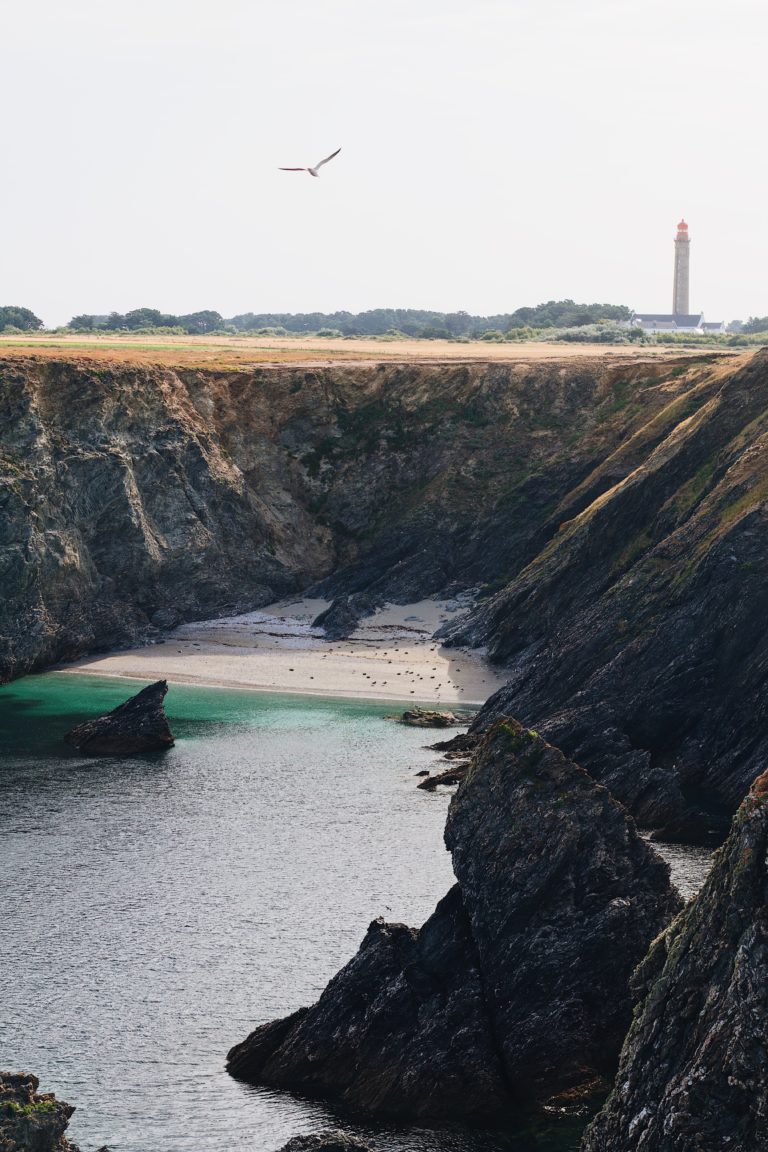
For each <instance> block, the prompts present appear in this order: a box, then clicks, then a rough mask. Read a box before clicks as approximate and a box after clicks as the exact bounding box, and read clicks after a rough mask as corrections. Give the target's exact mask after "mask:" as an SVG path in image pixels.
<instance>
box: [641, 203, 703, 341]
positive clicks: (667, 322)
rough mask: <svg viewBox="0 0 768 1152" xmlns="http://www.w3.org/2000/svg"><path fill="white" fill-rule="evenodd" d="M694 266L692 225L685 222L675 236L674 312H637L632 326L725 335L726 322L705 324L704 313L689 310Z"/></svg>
mask: <svg viewBox="0 0 768 1152" xmlns="http://www.w3.org/2000/svg"><path fill="white" fill-rule="evenodd" d="M690 267H691V240H690V236H689V235H688V225H687V224H686V222H685V220H681V221H680V223H679V224H678V226H677V235H676V236H675V275H674V281H673V292H672V307H673V308H674V312H635V314H634V315H633V317H632V319H631V320H630V321H629V323H630V327H633V328H642V330H643V332H683V333H685V332H687V333H690V334H695V333H698V334H701V333H704V332H725V322H724V321H722V320H709V321H705V319H704V313H703V312H689V311H688V286H689V281H690Z"/></svg>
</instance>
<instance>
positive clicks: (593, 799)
mask: <svg viewBox="0 0 768 1152" xmlns="http://www.w3.org/2000/svg"><path fill="white" fill-rule="evenodd" d="M446 840H447V843H448V844H449V847H450V848H451V850H452V852H453V860H454V871H455V872H456V875H457V878H458V881H459V883H458V884H457V885H456V886H455V887H454V888H453V889H452V890H451V891H450V892H449V894H448V895H447V896H446V897H445V898H444V899H443V900H442V901H441V902H440V904H439V905H438V907H437V909H436V911H435V912H434V914H433V915H432V916H431V917H430V919H429V920H428V921H427V922H426V924H425V925H424V926H423V927H422V928H421V929H413V928H406V927H405V926H403V925H401V924H385V923H383V922H382V921H380V920H377V921H374V922H373V924H372V925H371V926H370V928H369V930H368V934H367V936H366V937H365V940H364V941H363V943H362V945H361V948H360V951H359V952H358V954H357V955H356V956H355V957H354V958H353V959H352V960H351V961H350V963H349V964H348V965H347V966H346V968H344V969H342V971H341V972H340V973H339V974H338V975H337V976H336V977H335V978H334V979H333V980H332V981H331V983H330V984H329V985H328V987H327V988H326V990H325V992H324V993H323V995H322V996H321V997H320V1000H319V1001H318V1003H317V1004H316V1005H314V1006H313V1007H312V1008H310V1009H309V1010H306V1009H303V1010H301V1012H300V1013H297V1014H295V1015H294V1016H293V1017H289V1018H288V1019H287V1020H285V1021H280V1022H278V1023H276V1024H275V1023H273V1024H267V1025H263V1026H262V1027H261V1028H257V1029H256V1031H255V1032H253V1033H252V1034H251V1036H250V1037H248V1039H247V1040H246V1041H245V1042H244V1043H243V1044H240V1045H238V1046H237V1047H236V1048H233V1049H232V1051H231V1052H230V1054H229V1065H228V1067H229V1071H230V1072H231V1073H232V1074H233V1075H236V1076H239V1077H241V1078H243V1079H246V1080H250V1081H252V1082H256V1083H263V1084H269V1085H273V1086H276V1087H286V1088H293V1089H297V1090H300V1091H303V1092H307V1093H310V1094H316V1095H324V1096H329V1097H335V1098H337V1099H341V1100H342V1101H344V1102H345V1103H346V1104H348V1105H352V1106H355V1107H359V1108H363V1109H366V1110H369V1111H376V1112H382V1113H393V1114H399V1115H411V1116H415V1117H417V1118H422V1119H473V1120H477V1119H483V1120H486V1121H487V1120H491V1119H496V1118H500V1117H501V1116H503V1115H504V1114H506V1113H507V1112H508V1111H509V1109H510V1108H511V1107H513V1106H514V1105H515V1102H516V1101H518V1100H525V1101H527V1102H529V1103H530V1101H531V1100H532V1099H533V1100H539V1101H543V1100H545V1099H546V1098H548V1097H550V1096H551V1095H553V1094H555V1093H560V1092H568V1093H570V1094H571V1095H573V1094H574V1093H575V1094H578V1093H580V1092H581V1093H585V1094H586V1093H588V1092H590V1091H592V1090H593V1089H594V1087H595V1083H596V1080H597V1079H598V1078H599V1077H601V1076H604V1075H605V1074H606V1073H608V1074H610V1073H611V1072H612V1070H613V1068H614V1067H615V1057H616V1056H617V1054H618V1050H619V1047H620V1045H621V1040H622V1038H623V1035H624V1034H625V1032H626V1028H627V1026H628V1023H629V1018H630V1014H631V1006H630V1000H629V990H628V978H629V974H630V972H631V971H632V969H633V968H634V966H635V965H636V964H637V963H638V961H639V960H640V959H641V957H642V956H643V955H644V954H645V952H646V950H647V948H648V945H649V943H650V941H651V939H652V938H653V937H654V936H655V935H656V934H657V932H658V931H659V930H660V929H661V928H663V927H664V925H665V924H666V923H668V921H669V919H670V917H671V916H672V914H673V913H674V912H675V911H676V910H677V909H678V907H679V905H680V901H679V898H678V897H677V896H676V895H675V893H674V892H673V891H672V889H671V887H670V884H669V873H668V869H667V866H666V865H665V864H664V863H663V862H662V861H661V860H659V859H658V857H657V856H656V855H655V853H654V852H653V850H652V849H650V848H649V847H648V846H647V845H646V844H645V843H644V842H643V841H642V840H641V839H640V837H639V836H638V834H637V832H636V830H635V828H634V825H633V823H632V821H631V820H630V819H628V818H627V816H626V815H625V813H624V812H623V810H622V809H621V808H620V807H619V805H617V804H616V803H615V802H614V801H613V800H612V799H611V798H610V796H609V795H608V793H607V792H606V790H605V789H604V788H601V787H600V786H599V785H597V784H595V782H594V781H593V780H592V779H591V778H590V777H589V776H588V775H587V773H586V772H583V771H582V770H581V769H580V768H578V767H576V766H575V765H574V764H571V763H569V762H568V761H567V760H565V758H564V757H563V756H562V754H561V753H560V752H558V751H557V750H556V749H554V748H551V747H550V746H548V745H547V744H546V743H545V742H544V741H543V740H541V739H540V738H539V737H537V736H536V735H535V734H533V733H529V732H527V731H526V730H525V729H523V728H522V727H521V726H520V725H519V724H516V723H515V722H514V721H511V720H505V721H503V722H499V723H497V724H496V725H495V726H494V727H493V729H492V730H491V732H490V733H489V734H488V735H487V736H486V737H485V739H484V740H483V742H482V744H481V746H480V748H479V750H478V752H477V754H476V756H475V759H474V761H473V762H472V765H471V768H470V771H469V773H468V775H467V778H466V780H465V781H464V783H463V784H462V785H461V787H460V790H459V792H458V794H457V795H456V796H455V797H454V799H453V802H452V805H451V811H450V816H449V821H448V828H447V831H446Z"/></svg>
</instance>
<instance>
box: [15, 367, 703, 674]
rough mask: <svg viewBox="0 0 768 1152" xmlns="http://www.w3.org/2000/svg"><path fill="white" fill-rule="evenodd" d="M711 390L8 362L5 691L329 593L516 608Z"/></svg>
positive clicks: (670, 381)
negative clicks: (580, 508)
mask: <svg viewBox="0 0 768 1152" xmlns="http://www.w3.org/2000/svg"><path fill="white" fill-rule="evenodd" d="M686 363H687V362H686ZM697 371H698V372H699V373H701V372H706V371H707V368H706V363H705V362H699V363H697V364H696V365H694V366H691V367H690V368H689V369H688V372H689V373H692V376H691V375H687V374H685V373H684V372H683V371H682V369H681V366H680V365H678V366H676V363H675V361H674V360H668V361H659V360H658V359H653V358H645V359H643V358H642V357H638V358H637V360H632V361H630V362H627V361H619V362H614V361H611V360H610V359H607V358H605V357H597V358H595V359H594V360H590V359H584V360H579V361H565V362H564V363H563V364H557V363H550V364H547V363H543V364H542V363H531V362H527V363H526V362H521V363H520V364H505V365H493V364H471V365H398V364H386V365H385V364H382V365H362V366H360V365H358V366H354V365H341V364H339V365H337V366H335V367H333V368H332V369H324V370H309V369H304V368H292V367H287V366H286V367H280V366H275V367H264V368H259V369H256V370H253V371H235V370H233V371H229V372H226V371H206V370H202V369H201V370H195V369H189V368H187V369H177V370H172V369H170V368H167V367H156V368H152V367H147V366H138V365H137V366H131V365H130V364H125V365H114V366H99V365H95V364H94V363H92V362H87V361H78V360H77V359H75V358H71V357H67V358H64V359H61V360H56V359H50V358H49V359H45V360H43V359H38V358H35V357H34V356H31V355H30V356H20V357H18V358H16V359H13V358H3V359H2V360H0V581H1V582H2V591H3V596H2V599H1V600H0V680H3V679H8V678H10V677H12V676H15V675H19V674H21V673H23V672H25V671H28V670H30V669H33V668H41V667H45V666H46V665H50V664H51V663H52V662H54V661H56V660H58V659H61V658H63V657H69V656H73V655H76V654H78V653H80V652H83V651H86V650H88V649H94V648H99V647H106V646H111V645H114V644H117V643H121V642H131V641H132V640H135V639H136V638H137V637H140V636H142V635H144V634H146V632H147V629H148V628H151V626H152V625H153V623H154V624H156V625H158V626H160V627H163V626H167V625H169V624H172V623H173V622H174V621H178V620H181V619H194V618H202V617H205V616H211V615H215V614H220V613H222V612H225V611H232V610H237V609H243V610H245V609H248V608H254V607H258V606H260V605H262V604H264V603H266V602H268V601H269V600H271V599H274V598H276V597H279V596H280V595H282V594H283V593H286V592H289V591H293V590H297V589H300V588H304V587H306V586H307V585H309V584H311V583H312V582H314V581H317V580H321V579H323V578H325V577H328V576H329V575H330V574H331V573H333V574H334V576H333V579H332V580H331V581H330V582H329V584H328V585H327V586H326V587H327V590H329V591H330V594H332V595H334V596H337V595H338V596H342V597H344V596H347V595H349V594H355V593H362V592H364V591H365V592H366V594H367V595H368V596H369V598H370V599H371V600H372V601H374V602H375V600H376V598H378V597H381V596H384V595H386V596H388V597H391V598H394V599H401V600H407V599H409V598H411V597H418V596H421V595H426V594H431V593H434V592H437V591H441V590H443V589H445V588H447V587H449V586H451V585H453V586H456V585H457V584H461V585H464V586H466V585H468V584H480V583H490V584H493V583H494V582H495V586H497V587H499V586H501V584H503V583H505V582H506V581H507V580H508V579H510V578H512V577H513V576H514V575H515V574H516V573H517V572H518V571H519V569H520V567H521V566H522V565H523V564H524V563H525V562H526V561H527V560H530V559H532V558H533V557H534V556H535V555H536V553H537V551H539V549H540V548H541V547H542V545H543V544H545V543H546V541H547V539H548V538H549V536H550V534H551V533H552V532H554V531H555V530H556V525H553V523H552V522H551V515H552V511H553V509H555V508H556V507H557V506H558V504H559V503H560V502H561V501H562V500H563V499H564V498H565V497H566V494H567V493H568V492H569V491H571V490H572V489H573V488H574V486H578V485H579V484H580V483H581V482H583V481H584V480H585V478H586V477H588V476H589V475H590V474H592V473H593V472H594V470H595V468H596V467H597V466H598V465H599V464H601V463H602V462H603V461H604V460H605V458H606V456H607V455H610V454H611V453H612V452H614V450H615V449H616V448H617V447H618V445H619V444H620V443H621V442H622V441H623V440H624V439H625V438H626V437H627V436H628V435H631V434H632V433H633V432H636V431H637V430H638V429H640V428H641V427H643V426H645V425H647V424H648V422H649V421H651V420H653V419H654V417H656V416H657V415H658V414H659V413H661V411H662V410H663V409H665V408H668V405H669V403H670V401H672V400H674V399H675V398H676V397H681V396H683V395H685V396H686V397H688V399H687V400H686V403H687V404H689V405H690V407H691V410H694V409H698V407H700V406H701V405H702V404H704V403H705V401H706V397H707V395H708V393H707V385H706V383H703V384H702V385H701V386H700V387H699V389H698V391H697V390H696V389H692V388H691V386H690V381H691V379H692V378H693V377H695V375H696V372H697ZM665 419H666V418H662V419H661V423H660V424H659V431H658V433H656V432H654V431H653V430H651V431H649V432H648V433H647V437H648V438H650V441H653V440H654V438H658V436H660V435H661V434H662V432H663V429H664V428H665V427H667V425H666V424H665V422H664V421H665ZM670 419H671V418H670ZM353 617H354V613H353Z"/></svg>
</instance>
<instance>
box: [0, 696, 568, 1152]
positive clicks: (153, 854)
mask: <svg viewBox="0 0 768 1152" xmlns="http://www.w3.org/2000/svg"><path fill="white" fill-rule="evenodd" d="M139 686H140V685H139V684H137V683H135V682H126V681H125V680H116V679H100V678H99V679H97V678H95V677H84V676H75V675H71V674H66V673H51V674H48V675H45V676H33V677H28V678H26V679H24V680H21V681H19V682H17V683H15V684H12V685H8V686H5V687H3V688H0V748H2V761H1V762H0V874H2V876H3V879H4V881H5V885H4V889H5V894H4V897H3V917H2V927H1V928H0V953H1V956H0V960H1V962H2V977H3V978H2V985H3V994H2V1000H3V1011H2V1014H1V1017H0V1066H1V1067H7V1068H9V1069H21V1068H24V1069H29V1070H31V1071H34V1072H35V1073H36V1074H37V1075H39V1076H40V1079H41V1082H42V1086H43V1089H44V1090H53V1091H56V1092H57V1094H58V1095H59V1096H61V1097H63V1098H64V1099H67V1100H69V1101H70V1102H71V1103H74V1104H76V1105H77V1112H76V1114H75V1116H74V1118H73V1121H72V1125H71V1135H72V1138H73V1140H75V1141H76V1142H77V1143H80V1144H81V1145H82V1147H83V1149H84V1150H86V1152H88V1150H90V1149H93V1148H95V1147H97V1146H99V1145H100V1144H103V1143H108V1144H109V1146H110V1148H112V1149H114V1150H115V1152H193V1150H194V1152H208V1150H211V1152H212V1150H217V1152H220V1150H221V1152H223V1150H236V1149H241V1148H242V1149H246V1148H248V1149H251V1150H262V1149H263V1150H264V1152H272V1150H274V1149H277V1148H279V1147H280V1146H281V1144H282V1143H284V1142H285V1141H286V1140H287V1139H288V1138H289V1137H290V1136H292V1135H295V1134H297V1133H299V1132H308V1131H313V1130H317V1129H318V1128H320V1127H323V1126H329V1125H330V1126H332V1125H335V1124H339V1123H343V1124H344V1126H345V1127H347V1128H349V1129H350V1130H352V1131H355V1132H357V1133H359V1134H361V1135H363V1136H364V1137H365V1138H366V1139H368V1140H369V1141H370V1143H371V1144H372V1145H373V1147H374V1148H375V1149H376V1150H377V1152H397V1150H399V1152H436V1150H437V1149H445V1150H448V1152H497V1150H499V1152H500V1150H502V1149H504V1150H508V1149H514V1150H516V1152H528V1150H529V1149H536V1152H549V1150H554V1149H558V1150H565V1149H572V1148H574V1147H575V1146H576V1145H577V1144H578V1135H577V1132H578V1124H577V1125H576V1130H574V1128H573V1126H572V1125H571V1127H570V1128H569V1127H567V1126H566V1127H563V1126H562V1125H561V1124H555V1126H554V1128H553V1130H552V1131H551V1132H549V1133H544V1132H540V1133H539V1134H538V1135H537V1136H535V1137H533V1136H530V1137H527V1136H526V1137H523V1136H522V1135H521V1134H519V1133H518V1134H516V1135H510V1134H507V1135H506V1136H502V1135H500V1134H491V1133H465V1132H461V1131H458V1130H456V1131H441V1132H431V1131H427V1130H423V1129H412V1128H407V1127H406V1128H387V1127H382V1126H376V1125H371V1124H370V1123H365V1122H362V1123H361V1122H359V1121H354V1120H353V1119H351V1118H349V1117H339V1116H338V1115H336V1114H334V1113H333V1111H332V1110H330V1109H328V1108H326V1107H324V1106H323V1105H321V1104H318V1103H312V1102H307V1101H303V1100H300V1099H297V1098H295V1097H292V1096H290V1095H288V1094H284V1093H278V1092H272V1091H267V1090H261V1089H256V1088H251V1087H248V1086H245V1085H242V1084H238V1083H237V1082H235V1081H234V1080H232V1079H231V1078H230V1077H228V1076H227V1075H226V1074H225V1073H224V1071H223V1063H224V1057H225V1055H226V1052H227V1049H228V1048H229V1047H230V1046H231V1044H233V1043H235V1042H237V1041H239V1040H241V1039H242V1038H243V1037H244V1036H245V1035H246V1034H247V1033H248V1032H249V1031H250V1029H251V1028H252V1027H254V1025H255V1024H257V1023H260V1022H262V1021H264V1020H268V1019H271V1018H273V1017H275V1016H279V1015H283V1014H285V1013H287V1012H289V1011H292V1010H293V1009H295V1008H297V1007H299V1005H301V1004H306V1003H310V1002H311V1001H312V1000H314V999H315V998H316V997H317V995H318V993H319V992H320V991H321V990H322V988H323V987H324V985H325V984H326V982H327V981H328V979H329V978H330V977H331V976H332V975H333V974H334V973H335V972H336V971H337V970H338V968H339V967H340V966H341V965H342V964H343V963H345V962H346V961H347V960H348V959H349V958H350V957H351V956H352V954H353V953H354V952H355V951H356V949H357V947H358V945H359V943H360V940H361V939H362V937H363V935H364V933H365V930H366V927H367V925H368V923H369V921H370V920H371V919H372V917H374V916H376V915H384V916H386V917H387V918H388V919H401V920H404V921H405V922H407V923H411V924H420V923H421V922H422V921H423V920H424V919H425V918H426V916H427V915H429V913H430V912H431V911H432V909H433V907H434V904H435V902H436V900H437V899H438V898H439V897H440V896H442V895H443V894H444V893H445V891H446V890H447V888H448V887H449V885H450V884H451V882H452V874H451V869H450V861H449V857H448V855H447V853H446V852H445V850H444V848H443V844H442V829H443V824H444V820H445V811H446V808H447V804H448V797H447V796H445V795H436V794H435V795H429V794H425V793H423V792H419V791H417V790H416V789H415V783H416V781H415V779H414V773H415V771H417V770H419V769H420V768H423V767H425V766H430V765H432V764H433V762H434V754H433V753H430V752H427V751H425V750H424V749H423V748H422V745H423V743H424V742H425V733H424V732H420V731H418V730H413V729H408V728H404V727H402V726H400V725H395V724H390V723H387V722H386V721H385V720H384V716H385V715H386V714H387V713H388V712H391V711H392V705H391V704H378V703H370V702H364V701H342V700H324V699H318V698H312V699H310V698H305V697H298V696H277V695H266V694H260V693H252V692H237V691H230V690H221V689H215V688H210V689H206V688H200V687H186V686H175V685H174V686H172V687H171V690H170V692H169V695H168V698H167V701H166V704H167V711H168V714H169V717H170V719H171V724H172V727H173V730H174V732H175V734H176V737H177V744H176V746H175V748H173V749H171V750H170V751H168V752H167V753H164V754H161V755H158V756H154V757H146V758H143V759H137V760H122V759H119V758H112V759H102V760H89V759H85V758H83V757H80V756H79V755H77V754H74V753H72V752H71V751H69V750H68V749H67V748H66V746H65V745H63V744H62V742H61V738H62V736H63V734H64V733H65V732H66V731H68V730H69V729H70V728H71V727H72V726H73V725H74V724H76V723H77V722H78V721H79V720H81V719H84V718H86V717H88V716H93V715H96V714H99V713H100V712H103V711H105V710H107V709H109V708H112V707H114V706H115V705H116V704H118V703H120V702H121V701H122V700H124V699H126V698H127V696H129V695H131V693H132V692H133V691H136V690H138V687H139Z"/></svg>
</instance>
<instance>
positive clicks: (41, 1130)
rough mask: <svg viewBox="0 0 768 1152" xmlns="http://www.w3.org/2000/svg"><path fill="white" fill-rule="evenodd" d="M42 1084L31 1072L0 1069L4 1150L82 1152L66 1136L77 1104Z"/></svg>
mask: <svg viewBox="0 0 768 1152" xmlns="http://www.w3.org/2000/svg"><path fill="white" fill-rule="evenodd" d="M39 1087H40V1081H39V1080H38V1078H37V1076H33V1075H32V1073H31V1072H0V1152H79V1149H78V1148H77V1146H76V1145H75V1144H70V1142H69V1141H68V1140H67V1138H66V1136H65V1135H64V1133H65V1132H66V1130H67V1125H68V1124H69V1118H70V1116H71V1115H72V1113H73V1112H74V1110H75V1109H74V1107H73V1106H72V1105H71V1104H66V1103H65V1102H64V1101H63V1100H57V1099H56V1097H55V1096H54V1094H53V1093H52V1092H38V1088H39ZM99 1152H109V1149H108V1148H100V1149H99Z"/></svg>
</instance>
